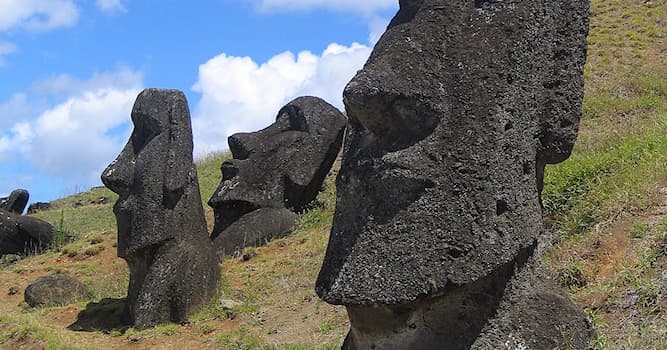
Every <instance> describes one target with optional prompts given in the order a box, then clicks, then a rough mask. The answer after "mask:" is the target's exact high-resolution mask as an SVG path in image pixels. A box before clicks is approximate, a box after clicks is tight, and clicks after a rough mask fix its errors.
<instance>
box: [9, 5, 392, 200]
mask: <svg viewBox="0 0 667 350" xmlns="http://www.w3.org/2000/svg"><path fill="white" fill-rule="evenodd" d="M397 8H398V1H396V0H364V1H359V0H210V1H209V0H202V1H190V2H184V1H173V0H164V1H157V0H144V1H139V0H0V197H2V196H5V195H7V194H9V192H11V191H12V190H13V189H16V188H25V189H27V190H29V191H30V194H31V202H34V201H49V200H53V199H56V198H60V197H62V196H65V195H70V194H73V193H75V192H76V191H80V190H87V189H88V188H89V187H91V186H96V185H99V184H100V181H99V174H100V173H101V171H102V170H103V169H104V167H105V166H106V165H107V164H108V163H109V162H110V161H111V160H113V159H114V158H115V156H116V155H117V154H118V152H119V151H120V149H121V148H122V147H123V145H124V144H125V142H126V141H127V137H128V136H129V133H130V132H131V128H132V126H131V123H130V119H129V115H130V111H131V108H132V104H133V102H134V99H135V98H136V95H137V94H138V92H139V91H141V89H143V88H146V87H164V88H175V89H179V90H182V91H184V92H185V94H186V95H187V97H188V101H189V104H190V111H191V113H192V119H193V133H194V142H195V156H196V157H202V156H204V155H206V154H207V153H210V152H214V151H220V150H223V149H225V148H226V147H227V142H226V140H227V136H229V135H230V134H232V133H234V132H239V131H255V130H258V129H261V128H263V127H265V126H267V125H268V124H270V123H271V122H272V120H273V118H274V117H275V114H276V112H277V111H278V109H279V108H280V107H281V106H282V105H284V104H285V103H287V102H289V101H290V100H291V99H293V98H295V97H297V96H301V95H315V96H319V97H322V98H324V99H325V100H327V101H329V102H330V103H332V104H334V105H336V106H338V107H339V108H342V99H341V92H342V89H343V87H344V85H345V83H347V81H348V80H349V79H350V78H351V77H352V76H353V75H354V73H355V72H356V70H358V69H360V68H361V67H362V66H363V63H364V62H365V60H366V59H367V57H368V55H369V54H370V51H371V48H372V45H373V44H374V42H375V41H376V40H377V38H378V37H379V35H381V33H382V32H383V30H384V28H385V27H386V25H387V23H388V21H389V19H390V18H391V17H392V16H393V14H394V13H395V11H396V10H397Z"/></svg>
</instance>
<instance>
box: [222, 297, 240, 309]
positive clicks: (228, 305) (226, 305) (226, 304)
mask: <svg viewBox="0 0 667 350" xmlns="http://www.w3.org/2000/svg"><path fill="white" fill-rule="evenodd" d="M239 305H241V303H240V302H238V301H234V300H231V299H223V298H220V308H221V309H223V310H231V309H233V308H234V307H236V306H239Z"/></svg>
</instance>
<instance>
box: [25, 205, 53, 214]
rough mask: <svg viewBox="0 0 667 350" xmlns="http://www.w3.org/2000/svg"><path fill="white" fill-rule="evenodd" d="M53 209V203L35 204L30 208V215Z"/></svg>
mask: <svg viewBox="0 0 667 350" xmlns="http://www.w3.org/2000/svg"><path fill="white" fill-rule="evenodd" d="M49 209H51V203H47V202H35V203H32V204H30V205H29V206H28V214H35V213H37V212H38V211H42V210H49Z"/></svg>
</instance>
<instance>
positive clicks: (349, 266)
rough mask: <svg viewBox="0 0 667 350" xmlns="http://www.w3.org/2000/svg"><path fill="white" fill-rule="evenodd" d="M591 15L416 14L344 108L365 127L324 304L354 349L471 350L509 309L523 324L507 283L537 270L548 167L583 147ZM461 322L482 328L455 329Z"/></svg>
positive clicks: (368, 68)
mask: <svg viewBox="0 0 667 350" xmlns="http://www.w3.org/2000/svg"><path fill="white" fill-rule="evenodd" d="M588 5H589V4H588V1H586V0H567V1H557V2H556V1H552V2H534V1H523V0H515V1H502V2H501V1H463V0H454V1H436V0H422V1H400V10H399V12H398V13H397V15H396V16H395V17H394V19H393V20H392V22H391V23H390V24H389V27H388V29H387V31H386V32H385V33H384V35H383V36H382V38H381V39H380V41H379V42H378V43H377V45H376V46H375V48H374V50H373V53H372V54H371V56H370V58H369V60H368V62H367V63H366V65H365V66H364V68H363V69H362V70H361V71H359V72H358V74H357V75H356V76H355V77H354V78H353V79H352V81H351V82H350V83H349V84H348V86H347V87H346V89H345V92H344V102H345V106H346V110H347V113H348V118H349V126H348V131H347V135H346V138H345V145H344V151H343V152H344V153H343V161H342V165H341V170H340V173H339V175H338V178H337V206H336V213H335V216H334V223H333V227H332V230H331V236H330V241H329V247H328V249H327V254H326V257H325V261H324V264H323V266H322V270H321V271H320V275H319V277H318V281H317V285H316V290H317V293H318V294H319V295H320V297H321V298H322V299H324V300H325V301H327V302H330V303H333V304H343V305H346V306H347V308H348V313H349V314H350V320H351V323H352V330H351V333H350V336H349V337H348V341H347V343H346V344H348V345H346V346H348V347H349V348H354V346H356V347H357V348H360V349H366V348H370V347H371V345H373V344H375V345H378V344H381V343H382V342H383V341H386V342H387V343H386V344H391V340H388V339H393V338H392V337H393V335H392V334H401V335H402V336H401V338H400V341H401V342H402V343H401V344H402V345H400V346H398V345H397V346H396V347H393V348H396V349H407V348H410V349H428V348H432V347H429V344H430V345H434V344H443V343H447V344H451V348H452V349H458V348H461V349H464V348H469V347H470V346H471V344H472V343H473V342H474V341H475V340H476V339H477V338H478V337H481V335H480V334H481V333H480V332H481V326H479V325H484V324H486V323H487V322H488V321H489V319H490V318H492V317H493V315H495V314H496V311H497V310H498V307H499V306H498V305H501V304H500V303H501V300H505V298H509V299H510V300H512V302H511V305H510V306H507V309H508V310H513V311H512V312H514V311H517V310H518V306H517V305H519V304H517V301H516V298H512V297H510V296H511V295H514V293H515V292H516V291H515V290H514V289H512V288H510V287H509V286H512V285H513V283H512V281H513V280H514V279H515V278H516V276H515V275H514V274H513V273H512V272H513V271H514V270H512V269H510V270H509V271H505V270H506V269H507V268H508V266H523V265H522V264H521V261H520V260H521V259H520V257H522V256H523V257H531V258H530V259H532V256H533V255H535V254H536V252H537V249H536V245H537V243H536V242H537V238H538V236H539V235H540V234H541V232H542V231H543V224H542V216H541V207H540V200H539V191H540V189H541V186H542V175H543V171H544V166H545V165H546V164H547V163H555V162H560V161H562V160H564V159H565V158H567V157H568V156H569V154H570V152H571V150H572V147H573V144H574V141H575V139H576V134H577V128H578V123H579V118H580V116H581V101H582V96H583V76H582V74H583V65H584V61H585V54H586V41H585V38H586V33H587V30H588ZM530 259H529V258H524V259H523V260H524V261H527V260H530ZM538 265H539V264H538ZM536 269H537V270H539V266H538V267H536ZM531 271H533V270H531ZM538 280H539V279H538ZM496 292H498V293H499V294H498V295H493V293H496ZM479 293H481V294H482V295H486V297H485V298H481V299H476V298H475V297H474V295H476V294H479ZM554 293H556V292H554ZM556 294H558V293H556ZM559 295H560V294H559ZM556 299H557V300H558V303H560V304H562V305H560V306H562V307H563V308H564V309H565V310H574V311H573V312H574V314H573V315H574V316H572V317H573V318H574V319H577V320H579V321H581V320H583V319H584V317H583V314H582V313H581V312H579V311H577V310H576V309H574V306H573V304H571V302H570V301H569V300H567V299H566V298H564V297H562V298H561V296H559V298H556ZM485 300H486V301H485ZM459 302H463V304H460V305H459ZM457 305H458V306H457ZM382 310H384V311H382ZM448 310H449V311H448ZM508 312H509V311H508ZM540 312H544V313H543V314H541V315H542V316H544V317H546V316H547V315H548V312H546V310H541V311H540ZM457 315H467V316H465V317H472V318H471V319H469V320H468V322H464V323H466V324H467V325H468V326H470V327H471V328H469V329H461V328H460V327H461V325H459V326H458V327H453V326H450V325H455V324H456V317H457ZM420 317H421V319H422V320H423V322H422V324H421V325H420V324H419V323H418V322H417V323H415V322H412V321H411V320H414V319H419V318H420ZM462 317H464V316H462ZM498 317H500V316H498ZM519 317H520V316H519ZM424 320H425V321H424ZM380 321H382V322H380ZM559 321H560V320H557V321H556V322H559ZM476 325H477V326H476ZM413 327H414V328H413ZM439 327H441V329H442V331H438V330H437V329H438V328H439ZM447 327H449V329H451V330H456V331H451V332H450V331H446V330H445V329H447ZM582 332H583V333H582V334H583V335H582V337H584V338H585V337H586V336H587V334H588V333H587V331H586V330H582ZM457 334H458V335H457ZM505 335H507V334H505ZM457 336H460V338H461V339H463V340H456V339H455V338H456V337H457ZM394 340H396V339H394ZM561 340H562V339H561ZM350 344H352V345H350ZM498 344H500V343H496V345H498ZM379 348H383V347H382V346H379Z"/></svg>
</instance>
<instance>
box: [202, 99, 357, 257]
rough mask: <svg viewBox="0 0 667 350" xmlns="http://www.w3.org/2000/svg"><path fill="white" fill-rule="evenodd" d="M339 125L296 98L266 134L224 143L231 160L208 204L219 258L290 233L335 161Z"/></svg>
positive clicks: (321, 105)
mask: <svg viewBox="0 0 667 350" xmlns="http://www.w3.org/2000/svg"><path fill="white" fill-rule="evenodd" d="M345 124H346V119H345V116H344V115H343V114H341V113H340V111H338V110H337V109H336V108H334V107H333V106H331V105H330V104H328V103H326V102H325V101H323V100H321V99H319V98H316V97H300V98H297V99H295V100H294V101H292V102H290V103H288V104H287V105H286V106H284V107H283V108H282V109H280V111H279V112H278V116H277V117H276V121H275V123H273V124H271V125H270V126H268V127H267V128H265V129H263V130H260V131H257V132H253V133H239V134H234V135H232V136H230V137H229V148H230V150H231V152H232V155H233V159H231V160H228V161H225V162H224V163H223V164H222V167H221V171H222V181H221V183H220V186H219V187H218V189H217V190H216V192H215V193H214V194H213V197H212V198H211V199H210V201H209V205H210V206H211V207H212V208H213V209H214V212H215V226H214V228H213V232H212V234H211V238H212V239H213V240H214V242H215V245H216V247H217V249H218V252H219V254H221V255H224V254H230V253H233V252H235V251H241V250H243V248H244V247H246V246H257V245H260V244H263V243H264V242H265V241H267V240H270V239H272V238H276V237H280V236H283V235H285V234H287V233H289V232H290V230H291V229H292V227H293V225H294V224H295V222H296V218H297V216H296V215H295V214H294V213H297V212H300V211H303V210H304V209H305V208H306V207H307V206H308V204H310V203H311V202H312V201H313V200H314V199H315V197H316V196H317V194H318V193H319V191H320V189H321V187H322V183H323V181H324V178H325V177H326V175H327V174H328V172H329V170H330V169H331V166H332V164H333V162H334V161H335V160H336V156H337V155H338V152H339V151H340V147H341V143H342V138H343V132H344V128H345Z"/></svg>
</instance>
